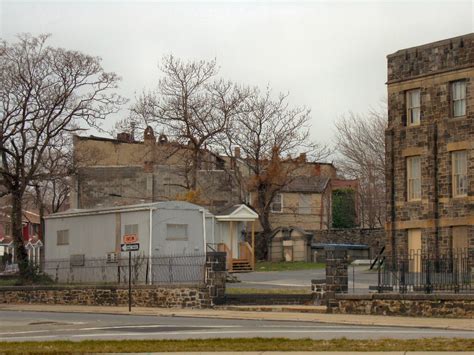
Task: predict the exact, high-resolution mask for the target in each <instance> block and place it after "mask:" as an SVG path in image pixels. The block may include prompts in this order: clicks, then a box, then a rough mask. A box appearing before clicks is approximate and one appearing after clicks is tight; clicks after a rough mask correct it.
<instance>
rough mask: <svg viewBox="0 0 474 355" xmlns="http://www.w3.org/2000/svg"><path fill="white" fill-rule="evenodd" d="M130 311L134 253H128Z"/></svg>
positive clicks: (129, 309) (130, 305) (129, 305)
mask: <svg viewBox="0 0 474 355" xmlns="http://www.w3.org/2000/svg"><path fill="white" fill-rule="evenodd" d="M128 311H129V312H131V311H132V251H131V250H130V251H129V252H128Z"/></svg>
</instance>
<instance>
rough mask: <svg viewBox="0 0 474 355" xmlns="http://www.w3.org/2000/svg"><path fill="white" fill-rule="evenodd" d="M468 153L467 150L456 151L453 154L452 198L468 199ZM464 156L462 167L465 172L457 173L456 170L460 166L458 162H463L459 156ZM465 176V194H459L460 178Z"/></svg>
mask: <svg viewBox="0 0 474 355" xmlns="http://www.w3.org/2000/svg"><path fill="white" fill-rule="evenodd" d="M467 153H468V151H467V150H455V151H452V152H451V181H452V183H451V185H452V192H451V193H452V196H453V197H454V198H456V197H466V196H467V194H468V181H467V180H468V174H467V165H468V159H467V158H468V157H467ZM461 154H462V155H464V160H463V162H464V167H462V165H461V168H463V169H462V170H464V171H463V172H456V170H457V169H456V168H457V166H459V165H458V162H460V161H461V160H460V159H459V156H460V155H461ZM463 175H464V179H463V180H464V192H459V191H460V190H459V187H460V185H461V184H460V183H459V176H463Z"/></svg>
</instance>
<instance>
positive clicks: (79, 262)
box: [41, 254, 206, 285]
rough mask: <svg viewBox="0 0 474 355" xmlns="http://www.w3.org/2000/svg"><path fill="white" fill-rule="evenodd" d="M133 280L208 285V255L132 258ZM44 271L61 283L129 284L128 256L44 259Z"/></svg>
mask: <svg viewBox="0 0 474 355" xmlns="http://www.w3.org/2000/svg"><path fill="white" fill-rule="evenodd" d="M131 268H132V270H131V281H132V283H134V284H153V285H161V284H167V285H177V284H186V285H197V284H204V283H205V275H206V254H193V255H167V256H153V257H148V256H146V255H142V254H136V255H133V256H132V260H131ZM41 271H42V272H43V273H44V274H45V275H47V276H48V277H49V279H51V280H52V281H54V282H55V283H59V284H128V279H129V260H128V256H123V257H120V255H119V254H117V257H113V258H110V257H109V258H86V257H85V256H82V255H75V256H71V257H70V258H69V259H56V260H45V261H44V262H43V263H42V265H41Z"/></svg>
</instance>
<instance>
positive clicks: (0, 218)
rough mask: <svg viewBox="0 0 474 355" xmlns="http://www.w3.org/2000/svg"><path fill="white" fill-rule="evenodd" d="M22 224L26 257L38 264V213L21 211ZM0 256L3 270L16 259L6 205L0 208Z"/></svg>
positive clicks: (39, 238) (40, 255)
mask: <svg viewBox="0 0 474 355" xmlns="http://www.w3.org/2000/svg"><path fill="white" fill-rule="evenodd" d="M22 225H23V229H22V232H23V243H24V244H25V247H26V249H27V252H28V258H29V260H31V261H32V262H34V263H36V264H39V263H40V261H41V258H42V248H43V241H42V235H41V228H40V217H39V215H38V214H37V213H35V212H32V211H27V210H26V211H23V218H22ZM0 258H1V260H0V261H1V263H0V264H1V265H0V271H2V270H4V269H5V267H6V266H7V264H9V265H14V264H15V261H16V258H15V247H14V245H13V238H12V236H11V220H10V206H8V205H7V206H2V207H1V208H0Z"/></svg>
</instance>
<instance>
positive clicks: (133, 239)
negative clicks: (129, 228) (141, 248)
mask: <svg viewBox="0 0 474 355" xmlns="http://www.w3.org/2000/svg"><path fill="white" fill-rule="evenodd" d="M123 243H124V244H134V243H138V236H137V235H136V234H125V235H124V236H123Z"/></svg>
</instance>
